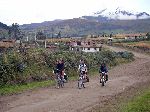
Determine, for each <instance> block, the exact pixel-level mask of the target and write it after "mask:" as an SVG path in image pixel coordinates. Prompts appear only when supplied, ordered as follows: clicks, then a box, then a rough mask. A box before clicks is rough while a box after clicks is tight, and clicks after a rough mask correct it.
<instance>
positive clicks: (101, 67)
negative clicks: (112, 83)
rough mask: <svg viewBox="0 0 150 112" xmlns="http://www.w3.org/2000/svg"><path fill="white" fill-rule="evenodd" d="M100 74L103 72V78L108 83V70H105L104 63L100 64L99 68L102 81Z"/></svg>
mask: <svg viewBox="0 0 150 112" xmlns="http://www.w3.org/2000/svg"><path fill="white" fill-rule="evenodd" d="M102 72H104V73H105V74H106V75H104V76H105V79H106V81H108V74H107V72H108V69H107V66H106V64H105V63H102V64H101V65H100V68H99V73H100V79H102ZM100 82H101V80H100Z"/></svg>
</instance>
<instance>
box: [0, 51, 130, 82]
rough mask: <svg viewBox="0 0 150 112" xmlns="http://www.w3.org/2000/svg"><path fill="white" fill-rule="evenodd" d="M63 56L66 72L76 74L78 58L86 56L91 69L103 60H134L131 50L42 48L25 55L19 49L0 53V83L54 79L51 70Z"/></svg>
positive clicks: (106, 61)
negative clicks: (55, 49) (93, 51)
mask: <svg viewBox="0 0 150 112" xmlns="http://www.w3.org/2000/svg"><path fill="white" fill-rule="evenodd" d="M60 58H62V59H64V62H65V70H66V71H65V72H66V73H67V74H68V75H70V76H74V75H77V69H78V65H79V60H80V59H84V60H85V63H86V64H87V66H88V69H89V70H93V69H96V68H97V69H98V67H99V65H100V64H101V63H102V62H105V63H106V64H107V65H108V66H110V67H111V66H115V65H117V64H118V61H117V60H116V59H117V58H122V59H125V60H130V59H133V54H132V53H130V52H118V53H116V52H112V51H109V50H107V51H100V52H97V53H84V52H69V51H57V52H47V51H45V50H43V49H29V50H28V51H27V52H26V54H20V53H17V52H14V53H11V54H10V53H8V54H4V55H1V56H0V62H1V63H0V85H5V84H18V83H21V84H22V83H27V82H32V81H41V80H48V79H51V78H52V75H53V73H52V70H53V69H54V68H55V66H56V65H55V62H56V60H58V59H60Z"/></svg>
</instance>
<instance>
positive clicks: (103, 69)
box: [99, 65, 108, 73]
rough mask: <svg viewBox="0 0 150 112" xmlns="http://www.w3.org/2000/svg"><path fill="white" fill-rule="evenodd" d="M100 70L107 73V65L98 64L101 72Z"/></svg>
mask: <svg viewBox="0 0 150 112" xmlns="http://www.w3.org/2000/svg"><path fill="white" fill-rule="evenodd" d="M102 72H105V73H107V72H108V70H107V67H106V66H105V65H104V66H102V65H101V66H100V69H99V73H102Z"/></svg>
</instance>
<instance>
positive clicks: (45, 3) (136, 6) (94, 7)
mask: <svg viewBox="0 0 150 112" xmlns="http://www.w3.org/2000/svg"><path fill="white" fill-rule="evenodd" d="M149 4H150V0H0V22H3V23H5V24H7V25H10V24H12V23H14V22H15V23H19V24H20V25H21V24H28V23H38V22H43V21H51V20H54V19H69V18H76V17H80V16H84V15H89V14H92V13H94V12H97V11H100V10H103V9H105V8H109V9H112V10H113V9H116V8H117V7H118V6H119V7H121V8H123V9H125V10H132V11H135V12H140V11H145V12H147V13H149V14H150V8H149Z"/></svg>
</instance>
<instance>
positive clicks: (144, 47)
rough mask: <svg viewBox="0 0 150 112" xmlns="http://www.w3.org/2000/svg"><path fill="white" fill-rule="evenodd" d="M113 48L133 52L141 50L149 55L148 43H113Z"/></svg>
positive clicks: (149, 46)
mask: <svg viewBox="0 0 150 112" xmlns="http://www.w3.org/2000/svg"><path fill="white" fill-rule="evenodd" d="M114 45H115V46H121V47H126V48H129V49H133V50H141V51H144V52H147V53H150V41H140V42H121V43H114Z"/></svg>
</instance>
